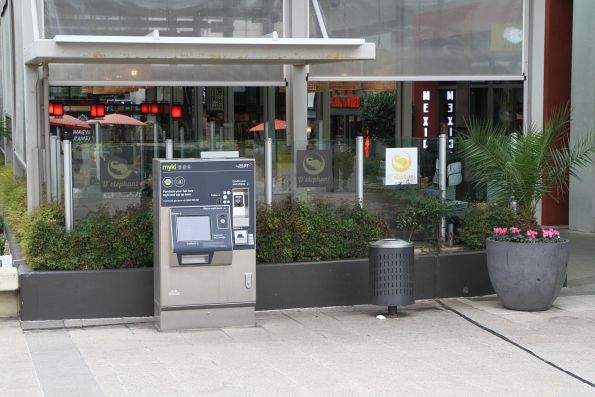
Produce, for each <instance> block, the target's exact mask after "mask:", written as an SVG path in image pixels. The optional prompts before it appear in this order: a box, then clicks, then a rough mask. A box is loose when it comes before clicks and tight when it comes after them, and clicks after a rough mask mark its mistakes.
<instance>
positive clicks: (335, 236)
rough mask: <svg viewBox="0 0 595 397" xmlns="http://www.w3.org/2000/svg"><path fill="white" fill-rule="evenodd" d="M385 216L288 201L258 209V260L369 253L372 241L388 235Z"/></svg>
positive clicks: (319, 204)
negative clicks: (383, 217)
mask: <svg viewBox="0 0 595 397" xmlns="http://www.w3.org/2000/svg"><path fill="white" fill-rule="evenodd" d="M386 235H387V226H386V224H385V223H384V221H383V219H382V218H381V217H379V216H376V215H373V214H371V213H369V212H368V211H366V210H364V209H360V208H344V207H339V208H333V207H331V206H328V205H324V204H321V203H318V204H316V203H304V202H293V201H288V202H284V203H281V204H276V205H274V206H273V207H272V208H269V207H266V206H261V207H259V208H258V209H257V222H256V236H257V244H256V258H257V262H258V263H272V262H277V263H280V262H294V261H316V260H331V259H343V258H363V257H366V256H367V252H368V243H369V242H370V241H372V240H378V239H381V238H384V237H386Z"/></svg>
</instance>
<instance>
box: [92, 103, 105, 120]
mask: <svg viewBox="0 0 595 397" xmlns="http://www.w3.org/2000/svg"><path fill="white" fill-rule="evenodd" d="M103 116H105V105H103V104H99V105H91V117H103Z"/></svg>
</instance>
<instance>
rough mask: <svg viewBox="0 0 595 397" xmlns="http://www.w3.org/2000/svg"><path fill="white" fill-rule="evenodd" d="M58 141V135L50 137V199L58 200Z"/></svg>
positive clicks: (52, 200)
mask: <svg viewBox="0 0 595 397" xmlns="http://www.w3.org/2000/svg"><path fill="white" fill-rule="evenodd" d="M57 142H58V137H56V136H53V135H52V136H51V137H50V145H49V146H50V180H49V182H48V185H50V201H51V202H57V201H58V164H57V162H56V155H57V152H58V148H56V146H57V145H56V143H57Z"/></svg>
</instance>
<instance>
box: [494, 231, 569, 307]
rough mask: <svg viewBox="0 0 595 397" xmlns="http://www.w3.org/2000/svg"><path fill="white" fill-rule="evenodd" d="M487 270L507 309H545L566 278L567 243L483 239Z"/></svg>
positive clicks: (550, 304) (554, 298) (552, 300)
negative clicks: (484, 241) (512, 241)
mask: <svg viewBox="0 0 595 397" xmlns="http://www.w3.org/2000/svg"><path fill="white" fill-rule="evenodd" d="M486 252H487V264H488V272H489V275H490V280H491V282H492V286H493V287H494V290H495V291H496V294H498V298H500V300H501V301H502V304H503V305H504V307H506V308H507V309H512V310H522V311H529V312H534V311H543V310H548V309H549V308H550V307H551V306H552V304H553V303H554V300H556V298H557V297H558V294H559V293H560V289H561V288H562V285H563V284H564V280H565V279H566V268H567V266H568V256H569V253H570V244H569V242H568V241H567V240H566V241H564V242H560V243H511V242H507V241H494V240H491V239H487V241H486Z"/></svg>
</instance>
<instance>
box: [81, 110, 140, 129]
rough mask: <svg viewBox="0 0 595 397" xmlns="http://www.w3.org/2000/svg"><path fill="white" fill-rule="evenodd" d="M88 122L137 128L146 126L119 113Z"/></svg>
mask: <svg viewBox="0 0 595 397" xmlns="http://www.w3.org/2000/svg"><path fill="white" fill-rule="evenodd" d="M89 122H91V123H99V124H113V125H134V126H139V127H144V126H146V124H145V123H143V122H142V121H140V120H137V119H134V118H132V117H128V116H126V115H123V114H120V113H112V114H106V115H105V117H104V118H102V119H92V120H89Z"/></svg>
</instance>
